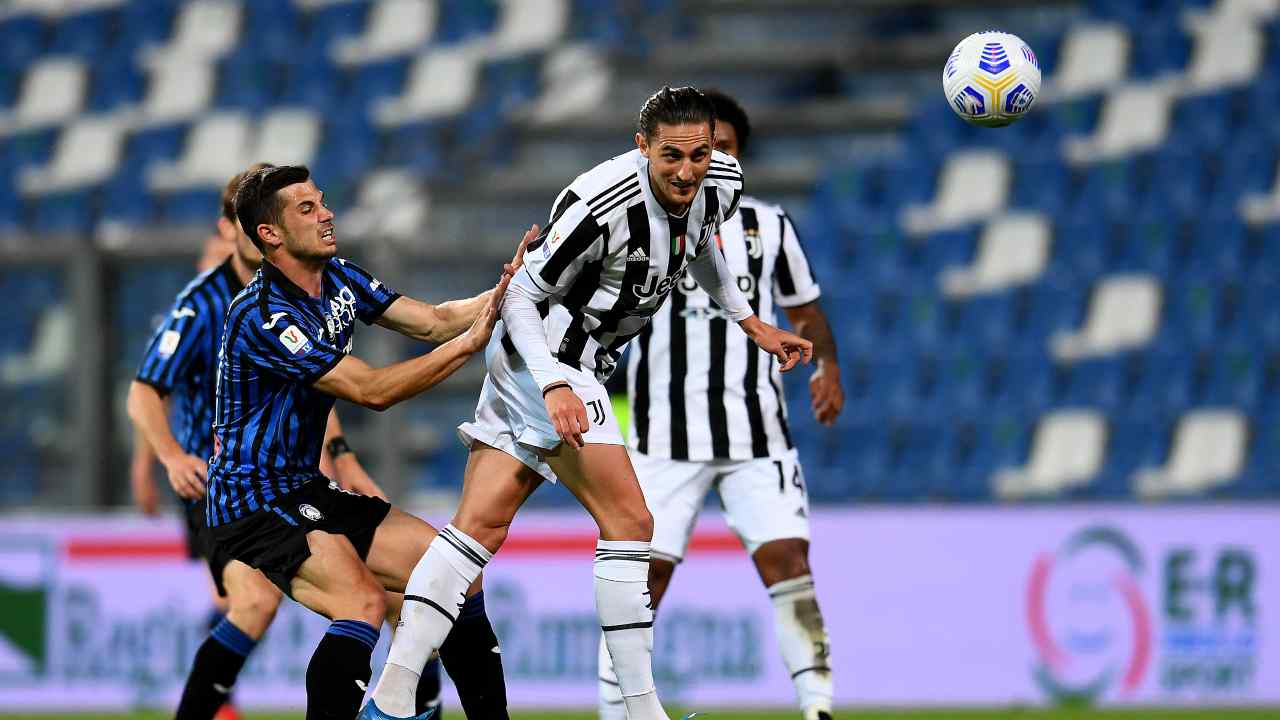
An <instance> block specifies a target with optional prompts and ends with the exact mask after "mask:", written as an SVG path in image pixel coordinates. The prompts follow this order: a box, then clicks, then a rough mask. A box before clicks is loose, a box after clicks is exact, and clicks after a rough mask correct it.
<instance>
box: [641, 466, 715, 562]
mask: <svg viewBox="0 0 1280 720" xmlns="http://www.w3.org/2000/svg"><path fill="white" fill-rule="evenodd" d="M629 455H630V458H631V464H632V467H633V468H634V469H635V473H636V479H637V480H638V481H639V483H640V490H641V491H642V492H643V493H644V500H645V504H646V505H648V507H649V512H650V513H651V514H652V515H653V541H652V548H653V556H654V557H655V558H659V557H660V558H664V559H666V560H669V561H671V562H672V563H678V562H680V559H681V558H683V557H684V553H685V550H686V548H687V547H688V545H689V537H690V535H692V533H693V527H694V525H695V524H696V523H697V520H698V512H699V511H700V510H701V509H702V505H703V502H704V501H705V500H706V497H707V491H708V490H710V489H711V483H712V481H713V480H714V479H715V477H716V472H715V468H714V467H713V466H712V465H711V464H710V463H701V462H689V461H686V460H672V459H670V458H662V457H653V456H651V455H645V454H644V453H640V452H636V451H634V450H633V451H631V452H630V453H629Z"/></svg>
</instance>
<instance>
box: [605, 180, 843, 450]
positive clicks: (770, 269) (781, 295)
mask: <svg viewBox="0 0 1280 720" xmlns="http://www.w3.org/2000/svg"><path fill="white" fill-rule="evenodd" d="M719 245H720V248H721V249H722V250H723V252H724V257H725V260H726V262H727V264H728V267H729V271H730V272H731V273H732V274H733V275H734V276H735V277H736V278H737V282H738V288H739V289H740V290H742V291H743V293H744V294H745V295H746V296H747V300H748V301H749V302H750V303H751V308H752V309H753V310H754V311H755V312H756V315H757V316H759V318H760V319H761V320H763V321H764V322H766V323H769V324H770V325H777V324H778V323H777V317H776V315H777V312H776V307H778V306H781V307H784V308H786V307H795V306H798V305H804V304H805V303H809V302H812V301H814V300H816V299H817V298H818V296H819V294H820V293H821V290H820V289H819V287H818V283H817V281H816V280H815V279H814V276H813V273H812V272H811V271H810V269H809V262H808V260H807V259H806V258H805V255H804V251H803V250H802V249H801V247H800V241H799V238H798V237H797V236H796V230H795V227H794V226H793V225H792V224H791V219H790V218H789V217H788V216H787V214H786V213H785V212H783V210H782V208H780V207H778V206H777V205H770V204H768V203H765V202H761V201H760V200H757V199H755V198H752V197H746V198H743V200H742V207H741V208H740V209H739V210H738V214H737V215H736V216H735V217H734V218H733V219H732V220H731V221H729V222H726V223H725V224H724V225H723V226H722V227H721V228H720V236H719ZM627 386H628V390H629V393H628V394H629V395H630V398H631V431H630V435H631V437H630V444H631V447H633V448H635V449H636V450H638V451H640V452H642V453H645V454H646V455H653V456H655V457H663V458H671V459H674V460H697V461H701V460H712V459H733V460H745V459H748V458H760V457H776V456H778V455H781V454H783V453H785V452H786V451H787V450H789V449H790V448H791V447H792V445H791V434H790V431H789V430H788V428H787V415H786V403H785V402H784V401H783V396H782V381H781V377H780V374H779V372H778V363H777V361H776V360H775V359H774V358H773V356H772V355H770V354H769V353H766V352H764V351H763V350H760V348H758V347H756V345H755V343H753V342H751V340H750V339H748V338H747V335H746V333H744V332H742V330H741V328H739V327H738V326H737V324H736V323H733V322H731V321H729V319H728V318H726V317H725V316H724V313H723V311H721V310H720V309H719V308H718V307H716V305H715V303H714V302H712V301H711V299H710V298H709V297H707V294H706V293H705V292H703V291H702V290H701V289H700V288H699V287H698V286H697V285H695V284H693V283H691V282H689V280H688V279H684V280H682V281H681V282H680V283H679V284H678V285H677V286H676V291H675V292H674V293H672V295H671V300H670V302H668V303H666V304H665V305H663V306H662V309H661V310H659V311H658V313H657V314H656V315H654V317H653V321H652V323H650V324H649V326H647V327H646V328H645V329H644V330H643V331H642V332H641V333H640V335H639V336H638V337H637V338H636V340H635V341H634V342H633V343H632V344H631V354H630V357H629V360H628V367H627Z"/></svg>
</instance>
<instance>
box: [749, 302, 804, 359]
mask: <svg viewBox="0 0 1280 720" xmlns="http://www.w3.org/2000/svg"><path fill="white" fill-rule="evenodd" d="M742 329H743V330H745V331H746V333H747V335H748V336H749V337H750V338H751V339H752V340H753V341H754V342H755V344H756V345H758V346H760V349H761V350H764V351H765V352H767V353H769V354H771V355H773V356H774V357H776V358H778V366H779V367H778V369H779V370H780V371H782V372H787V371H788V370H790V369H791V368H793V367H795V366H796V365H797V364H799V363H801V362H803V363H805V364H806V365H807V364H809V360H811V359H812V358H813V343H812V342H810V341H808V340H805V339H804V338H802V337H800V336H799V335H796V334H795V333H789V332H787V331H786V330H782V329H779V328H776V327H774V326H772V325H769V324H768V323H765V322H763V321H761V320H760V319H759V318H757V317H755V316H754V315H753V316H751V317H749V318H747V319H746V320H743V321H742Z"/></svg>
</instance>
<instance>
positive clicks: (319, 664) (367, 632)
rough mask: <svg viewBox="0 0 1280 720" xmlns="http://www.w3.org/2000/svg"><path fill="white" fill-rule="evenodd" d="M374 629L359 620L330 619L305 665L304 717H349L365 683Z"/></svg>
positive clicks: (357, 705)
mask: <svg viewBox="0 0 1280 720" xmlns="http://www.w3.org/2000/svg"><path fill="white" fill-rule="evenodd" d="M377 642H378V630H377V629H376V628H374V627H373V626H372V625H370V624H369V623H367V622H364V621H362V620H334V621H333V624H332V625H330V626H329V630H328V631H327V632H325V634H324V637H323V638H321V639H320V644H319V645H317V646H316V651H315V653H314V654H313V655H312V656H311V663H310V664H309V665H307V720H351V719H352V718H354V717H355V716H356V714H357V713H359V712H360V701H361V700H363V699H364V691H365V689H366V688H367V687H368V686H369V676H370V675H372V672H370V670H369V656H370V655H372V654H373V646H374V645H376V644H377Z"/></svg>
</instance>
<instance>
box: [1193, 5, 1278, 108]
mask: <svg viewBox="0 0 1280 720" xmlns="http://www.w3.org/2000/svg"><path fill="white" fill-rule="evenodd" d="M1198 20H1199V21H1198V22H1191V23H1189V25H1190V29H1191V32H1192V33H1194V35H1195V48H1194V50H1193V51H1192V53H1191V62H1190V65H1189V67H1188V68H1187V74H1186V83H1187V85H1188V87H1189V88H1190V89H1191V90H1192V91H1193V92H1194V91H1207V90H1216V89H1218V88H1223V87H1232V86H1238V85H1241V84H1244V83H1247V82H1249V81H1250V80H1252V79H1253V78H1254V77H1255V76H1256V75H1257V74H1258V71H1259V69H1260V68H1261V67H1262V62H1263V59H1264V56H1265V51H1266V37H1265V36H1264V35H1263V32H1262V28H1261V27H1260V26H1259V24H1258V23H1256V22H1254V20H1253V19H1252V18H1250V17H1248V16H1246V15H1238V14H1220V13H1214V14H1211V15H1207V16H1204V17H1202V18H1198Z"/></svg>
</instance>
